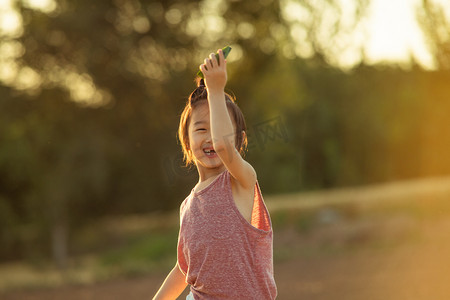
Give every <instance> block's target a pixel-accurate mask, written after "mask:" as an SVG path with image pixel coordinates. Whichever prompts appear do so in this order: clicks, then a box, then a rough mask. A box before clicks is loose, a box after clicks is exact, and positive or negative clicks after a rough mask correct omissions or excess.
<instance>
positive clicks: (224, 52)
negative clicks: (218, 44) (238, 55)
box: [197, 46, 231, 79]
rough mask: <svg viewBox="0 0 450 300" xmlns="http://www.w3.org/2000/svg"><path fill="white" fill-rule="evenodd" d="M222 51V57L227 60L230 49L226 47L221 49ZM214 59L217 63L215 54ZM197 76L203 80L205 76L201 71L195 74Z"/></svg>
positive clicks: (217, 57)
mask: <svg viewBox="0 0 450 300" xmlns="http://www.w3.org/2000/svg"><path fill="white" fill-rule="evenodd" d="M222 51H223V57H224V58H227V56H228V54H229V53H230V51H231V47H230V46H226V47H224V48H222ZM216 59H217V61H219V53H216ZM197 76H199V77H200V78H203V79H205V76H204V75H203V73H202V71H198V72H197Z"/></svg>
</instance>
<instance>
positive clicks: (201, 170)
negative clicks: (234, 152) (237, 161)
mask: <svg viewBox="0 0 450 300" xmlns="http://www.w3.org/2000/svg"><path fill="white" fill-rule="evenodd" d="M225 169H226V167H225V166H224V165H221V166H219V167H216V168H205V167H202V166H199V165H197V171H198V177H199V180H198V181H199V183H200V182H203V181H205V180H208V179H209V178H211V177H216V176H217V175H219V174H221V173H222V172H223V171H225Z"/></svg>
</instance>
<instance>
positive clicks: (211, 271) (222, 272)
mask: <svg viewBox="0 0 450 300" xmlns="http://www.w3.org/2000/svg"><path fill="white" fill-rule="evenodd" d="M180 221H181V223H180V233H179V237H178V265H179V267H180V270H181V271H182V272H183V274H184V275H185V276H186V282H187V283H188V284H190V285H191V292H192V294H193V296H194V299H197V300H199V299H258V300H262V299H275V297H276V295H277V288H276V285H275V280H274V276H273V259H272V257H273V255H272V251H273V246H272V245H273V244H272V235H273V233H272V224H271V221H270V216H269V212H268V211H267V208H266V206H265V204H264V200H263V198H262V195H261V191H260V188H259V185H258V183H256V185H255V197H254V204H253V212H252V220H251V224H250V223H249V222H248V221H247V220H246V219H245V218H244V217H243V216H242V215H241V213H240V212H239V210H238V208H237V207H236V204H235V203H234V199H233V195H232V192H231V181H230V173H229V172H228V171H227V170H226V171H224V172H223V173H222V174H220V175H219V176H218V177H217V178H215V179H214V181H213V182H211V183H210V184H209V185H208V186H207V187H206V188H204V189H203V190H201V191H198V192H196V193H194V191H192V192H191V194H190V195H189V196H188V197H187V198H186V199H185V200H184V201H183V203H182V204H181V208H180Z"/></svg>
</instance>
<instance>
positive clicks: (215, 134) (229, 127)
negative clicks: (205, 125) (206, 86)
mask: <svg viewBox="0 0 450 300" xmlns="http://www.w3.org/2000/svg"><path fill="white" fill-rule="evenodd" d="M208 103H209V114H210V118H211V120H210V124H211V139H212V142H213V146H214V149H215V151H216V152H218V151H220V150H229V149H233V148H234V142H235V141H234V132H233V123H232V122H231V118H230V115H229V113H228V108H227V105H226V102H225V93H224V91H223V90H220V89H219V90H217V91H208Z"/></svg>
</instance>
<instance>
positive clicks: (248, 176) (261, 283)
mask: <svg viewBox="0 0 450 300" xmlns="http://www.w3.org/2000/svg"><path fill="white" fill-rule="evenodd" d="M218 53H219V61H217V59H216V57H215V55H214V54H211V55H210V57H209V58H206V59H205V61H204V64H202V65H200V70H201V71H202V72H203V74H204V76H205V80H204V81H203V80H199V82H198V87H197V88H196V89H195V90H194V92H192V94H191V95H190V97H189V101H188V103H187V104H186V107H185V109H184V111H183V113H182V115H181V120H180V127H179V131H178V134H179V139H180V141H181V145H182V148H183V153H184V156H185V159H186V163H187V164H189V163H194V164H195V165H196V167H197V171H198V174H199V182H198V183H197V185H196V186H195V187H194V188H193V189H192V192H191V194H190V195H189V196H188V197H187V198H186V199H185V200H184V201H183V203H182V204H181V208H180V221H181V224H180V233H179V237H178V261H177V264H176V265H175V267H174V268H173V269H172V271H171V272H170V273H169V275H168V276H167V278H166V280H165V281H164V283H163V284H162V286H161V288H160V289H159V291H158V293H157V294H156V295H155V297H154V298H153V299H154V300H156V299H158V300H159V299H170V300H173V299H176V298H177V297H178V296H179V295H180V294H181V293H182V292H183V290H184V289H185V287H186V285H187V284H189V285H190V290H191V293H190V294H189V295H188V297H187V299H197V300H198V299H258V300H263V299H275V297H276V294H277V289H276V285H275V280H274V277H273V257H272V224H271V221H270V216H269V213H268V211H267V208H266V206H265V204H264V200H263V198H262V195H261V191H260V189H259V185H258V182H257V180H256V173H255V170H254V169H253V167H252V166H251V165H250V164H249V163H248V162H246V161H245V160H244V159H243V158H242V156H241V154H242V152H243V150H244V149H245V145H246V143H247V138H246V134H245V130H246V128H245V121H244V117H243V115H242V112H241V110H240V109H239V108H238V106H237V105H236V104H235V103H234V101H233V100H232V98H231V97H230V96H229V95H227V94H225V92H224V89H225V85H226V82H227V70H226V61H225V59H224V55H223V52H222V50H219V51H218ZM205 84H206V86H205Z"/></svg>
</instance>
